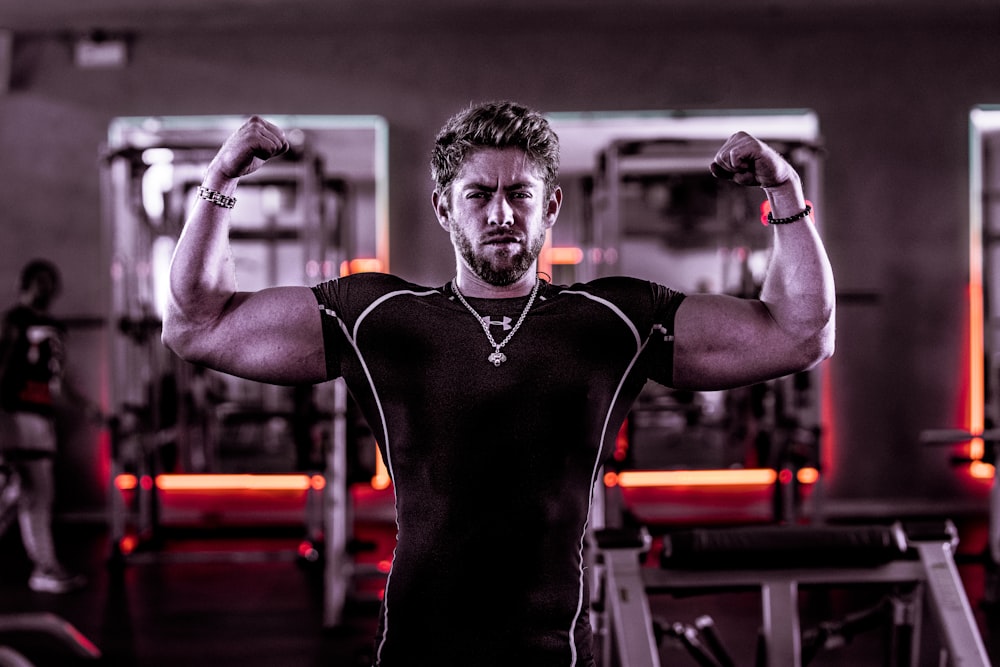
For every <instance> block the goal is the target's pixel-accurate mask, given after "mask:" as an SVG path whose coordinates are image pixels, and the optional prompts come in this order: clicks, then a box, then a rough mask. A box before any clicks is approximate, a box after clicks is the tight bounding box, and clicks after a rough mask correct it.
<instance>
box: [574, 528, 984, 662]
mask: <svg viewBox="0 0 1000 667" xmlns="http://www.w3.org/2000/svg"><path fill="white" fill-rule="evenodd" d="M956 535H957V531H956V530H955V528H954V526H953V525H952V524H951V522H946V523H944V524H939V525H937V526H936V527H933V528H931V527H926V526H925V527H915V528H912V529H910V530H907V531H904V530H903V528H902V526H901V525H900V524H898V523H897V524H893V525H891V526H862V527H850V526H751V527H741V528H721V529H718V528H717V529H695V530H686V531H682V532H677V533H672V534H670V535H667V536H666V537H665V538H664V543H663V550H662V552H661V554H660V567H659V568H655V567H647V566H643V565H642V560H643V556H644V554H646V553H648V551H649V548H650V545H651V543H652V540H651V538H650V536H649V533H648V531H646V529H645V528H643V529H641V530H639V531H622V530H618V529H609V530H603V531H597V532H596V533H595V535H594V537H595V540H596V547H597V562H598V564H599V568H601V570H599V571H603V574H602V576H603V590H602V591H601V593H602V596H603V610H602V612H601V613H603V614H606V615H607V618H606V623H605V627H607V628H608V629H609V632H610V637H609V639H610V640H611V641H612V643H613V652H614V656H615V657H616V658H617V662H618V664H620V665H622V666H624V667H660V659H659V649H658V641H657V637H656V632H655V630H654V622H653V618H652V615H651V613H650V608H649V598H648V595H649V594H651V593H669V594H686V595H691V594H702V593H711V592H721V591H723V590H740V589H748V588H750V589H753V588H756V589H759V590H760V592H761V606H762V612H763V627H762V630H761V637H762V640H763V650H764V655H765V656H766V657H765V658H764V659H765V663H764V665H766V667H802V664H803V662H802V632H801V629H800V624H799V610H798V588H799V585H803V584H805V585H847V584H865V583H900V584H913V585H914V588H915V593H916V594H915V596H914V598H915V602H914V606H913V607H912V608H911V609H909V612H910V613H909V614H905V615H904V616H908V618H906V617H904V618H901V619H894V622H898V623H901V624H902V623H905V624H909V625H912V626H913V630H914V632H913V633H912V639H911V646H909V647H904V648H905V649H906V650H905V652H904V653H903V654H904V655H906V656H908V658H909V660H908V662H909V665H912V666H913V667H916V665H917V664H918V663H917V660H918V657H919V639H920V599H921V598H922V597H924V593H925V592H926V593H929V595H928V596H927V597H929V601H930V603H931V605H932V608H933V610H934V612H935V613H934V616H935V618H936V620H937V624H938V626H939V629H940V633H941V637H942V640H943V648H944V649H945V650H946V651H947V655H948V658H949V660H950V664H951V665H952V666H953V667H989V665H990V662H989V658H988V656H987V653H986V649H985V647H984V645H983V641H982V638H981V637H980V634H979V630H978V627H977V625H976V621H975V618H974V617H973V615H972V609H971V607H970V605H969V601H968V598H967V597H966V595H965V591H964V589H963V587H962V582H961V580H960V579H959V576H958V570H957V569H956V567H955V563H954V553H953V551H954V548H955V545H956V544H957V538H956ZM703 664H719V663H715V662H711V661H709V660H706V661H705V662H704V663H703ZM605 667H608V666H605Z"/></svg>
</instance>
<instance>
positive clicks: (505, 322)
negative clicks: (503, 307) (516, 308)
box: [483, 315, 511, 331]
mask: <svg viewBox="0 0 1000 667" xmlns="http://www.w3.org/2000/svg"><path fill="white" fill-rule="evenodd" d="M483 322H485V323H486V324H488V325H490V326H491V327H503V330H504V331H510V328H511V327H510V323H511V319H510V318H509V317H504V318H503V319H502V320H493V319H490V317H489V316H488V315H487V316H485V317H483Z"/></svg>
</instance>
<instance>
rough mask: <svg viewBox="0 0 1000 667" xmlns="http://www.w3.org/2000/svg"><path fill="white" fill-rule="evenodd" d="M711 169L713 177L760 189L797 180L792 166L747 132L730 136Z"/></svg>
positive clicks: (716, 156) (717, 154)
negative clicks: (756, 186) (757, 186)
mask: <svg viewBox="0 0 1000 667" xmlns="http://www.w3.org/2000/svg"><path fill="white" fill-rule="evenodd" d="M710 168H711V170H712V174H713V175H714V176H715V177H716V178H721V179H725V180H731V181H733V182H735V183H738V184H740V185H759V186H761V187H763V188H772V187H775V186H778V185H782V184H784V183H787V182H789V181H791V180H793V179H798V174H797V173H796V172H795V170H794V169H793V168H792V165H790V164H788V162H786V161H785V159H784V158H783V157H781V156H780V155H778V153H777V152H776V151H775V150H774V149H773V148H771V147H770V146H768V145H767V144H765V143H764V142H763V141H760V140H759V139H756V138H754V137H752V136H750V135H749V134H747V133H746V132H737V133H736V134H734V135H733V136H731V137H729V139H728V140H727V141H726V143H725V144H723V145H722V148H720V149H719V152H718V153H716V154H715V161H714V162H713V163H712V165H711V167H710Z"/></svg>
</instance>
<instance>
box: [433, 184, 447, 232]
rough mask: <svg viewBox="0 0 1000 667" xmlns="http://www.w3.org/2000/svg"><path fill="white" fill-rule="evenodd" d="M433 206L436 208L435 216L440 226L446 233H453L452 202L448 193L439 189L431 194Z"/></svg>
mask: <svg viewBox="0 0 1000 667" xmlns="http://www.w3.org/2000/svg"><path fill="white" fill-rule="evenodd" d="M431 205H432V206H434V214H435V215H436V216H437V220H438V224H439V225H441V226H442V227H443V228H444V230H445V231H446V232H450V231H451V222H450V220H451V200H450V198H449V197H448V193H447V191H445V192H441V191H440V190H438V189H437V188H435V189H434V192H432V193H431Z"/></svg>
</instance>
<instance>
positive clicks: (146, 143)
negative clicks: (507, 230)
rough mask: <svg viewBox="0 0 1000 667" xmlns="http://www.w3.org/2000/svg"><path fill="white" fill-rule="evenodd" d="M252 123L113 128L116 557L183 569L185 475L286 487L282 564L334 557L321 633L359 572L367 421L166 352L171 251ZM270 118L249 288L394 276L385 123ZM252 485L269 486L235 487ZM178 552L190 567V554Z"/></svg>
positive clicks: (249, 235)
mask: <svg viewBox="0 0 1000 667" xmlns="http://www.w3.org/2000/svg"><path fill="white" fill-rule="evenodd" d="M243 120H244V118H242V117H228V116H226V117H223V116H219V117H215V116H207V117H154V118H118V119H115V120H114V121H113V122H112V125H111V128H110V133H109V142H108V145H107V147H106V149H105V151H104V154H103V156H102V157H103V160H102V169H101V176H102V188H103V204H104V219H105V237H106V253H107V257H108V261H107V263H108V266H109V267H110V270H111V294H110V310H111V312H110V317H109V319H108V321H109V322H112V323H113V330H112V332H111V333H112V336H111V339H112V344H111V379H112V382H111V394H112V396H111V401H110V404H111V405H112V406H113V407H112V409H113V410H114V413H115V414H114V418H113V419H112V420H111V429H110V430H111V448H110V449H111V461H110V463H111V475H110V479H109V500H108V505H109V516H108V521H109V528H110V535H111V544H112V554H111V561H112V563H116V564H124V563H125V562H138V561H141V560H144V559H146V560H163V559H170V558H171V554H170V553H167V552H165V551H164V550H161V549H159V547H160V546H161V545H162V543H163V540H162V535H163V533H164V528H165V525H166V524H167V523H168V521H167V520H168V518H169V517H167V516H166V515H167V513H168V510H169V509H170V508H169V507H168V506H167V503H166V494H168V493H169V490H168V488H167V485H166V483H167V482H169V481H170V480H169V479H168V478H170V477H172V476H173V477H174V478H175V479H176V477H179V476H180V475H183V476H184V477H186V478H187V479H189V480H190V479H192V478H198V477H201V480H200V481H198V483H197V485H198V488H201V489H210V492H211V493H212V494H216V495H219V494H223V493H225V489H227V488H234V487H231V486H228V483H229V482H232V481H233V480H234V479H235V480H236V483H237V485H238V484H239V479H240V478H246V479H247V481H248V483H249V482H251V481H252V482H254V483H259V484H263V485H265V486H267V485H269V484H271V483H272V482H274V483H277V481H278V480H279V478H280V479H281V480H286V479H287V480H290V483H291V484H292V485H293V487H294V486H295V485H301V491H302V492H303V493H304V501H303V503H302V514H301V526H302V531H303V532H302V540H301V542H300V544H299V545H298V547H297V548H293V549H290V550H289V551H288V553H287V554H283V555H286V556H288V557H289V558H303V559H305V560H306V561H308V562H313V561H317V560H320V559H322V565H323V567H324V570H323V572H324V582H325V583H324V589H325V596H324V597H325V602H324V624H325V625H327V626H335V625H338V624H339V623H340V620H341V615H342V608H343V606H344V603H345V601H346V598H347V596H348V594H349V592H350V589H351V584H352V579H353V577H354V576H356V575H357V574H358V568H355V566H354V563H353V553H354V552H353V548H354V547H355V543H354V540H353V536H352V527H353V516H352V508H351V494H350V490H349V484H350V481H351V476H352V475H354V476H355V477H357V476H360V475H363V474H364V470H363V468H365V467H366V466H364V465H363V463H364V458H363V454H360V453H359V452H357V451H355V450H356V445H357V441H356V440H355V439H352V436H353V432H352V426H353V425H354V424H355V423H356V421H357V419H356V418H355V415H354V413H353V412H352V405H351V403H350V401H349V398H348V396H347V392H346V388H345V387H344V386H343V383H342V382H341V381H339V380H336V381H332V382H328V383H323V384H321V385H317V386H315V387H279V386H274V385H266V384H262V383H256V382H251V381H249V380H244V379H242V378H236V377H232V376H228V375H224V374H221V373H216V372H214V371H210V370H208V369H204V368H201V367H197V366H195V365H192V364H188V363H186V362H183V361H181V360H179V359H177V358H176V357H175V356H174V355H172V354H171V353H170V352H169V351H168V350H166V349H165V348H164V347H163V345H162V344H161V343H160V329H161V318H162V313H163V309H164V306H165V301H166V290H167V267H168V266H169V261H170V257H171V255H172V252H173V247H174V245H175V243H176V240H177V238H178V237H179V235H180V232H181V229H182V228H183V225H184V222H185V220H186V218H187V212H188V211H189V210H190V207H191V206H192V205H193V202H194V200H195V197H196V190H197V187H198V185H199V184H200V183H201V180H202V176H203V173H204V169H205V168H206V167H207V165H208V163H209V162H210V160H211V159H212V157H213V156H214V155H215V153H216V151H217V150H218V148H219V146H221V145H222V143H223V141H224V140H225V139H226V137H227V136H228V135H229V134H230V133H231V132H232V131H233V130H235V129H236V128H237V127H239V125H240V124H241V123H242V122H243ZM269 120H272V121H274V122H276V123H277V124H278V125H279V126H280V127H282V128H283V129H284V130H285V131H286V135H287V136H288V139H289V143H290V149H289V151H288V152H287V153H285V154H284V155H282V156H280V157H279V158H276V159H274V160H272V162H273V164H271V163H269V165H268V168H267V169H263V170H261V171H260V172H257V173H255V174H251V175H249V176H247V177H244V178H243V179H241V185H240V194H239V199H240V204H239V206H237V207H236V208H235V209H233V212H232V224H231V233H230V244H231V247H232V251H233V257H234V260H235V263H236V265H237V276H238V280H239V284H240V289H244V290H250V291H253V290H257V289H262V288H265V287H270V286H276V285H295V284H298V285H313V284H317V283H319V282H321V281H323V280H326V279H330V278H334V277H337V276H338V275H343V274H344V273H345V272H355V271H357V270H361V269H358V265H359V260H364V261H362V262H361V263H362V264H364V268H365V269H367V270H386V269H387V268H388V267H387V243H388V241H387V234H386V230H385V225H386V216H385V193H384V186H385V174H384V173H383V172H384V165H383V164H382V163H383V162H384V161H383V160H380V152H381V151H382V150H384V142H385V136H384V134H385V125H384V122H383V121H382V119H380V118H376V117H338V116H283V117H271V118H269ZM371 455H372V456H374V452H372V453H371ZM367 467H371V468H374V463H373V464H372V465H371V466H367ZM212 475H220V476H225V477H226V478H227V485H226V486H222V487H212V486H210V485H211V479H212V478H211V477H210V476H212ZM369 476H370V475H369ZM215 479H219V478H218V477H216V478H215ZM253 488H259V486H254V487H246V488H238V490H237V492H238V493H244V494H247V493H248V489H253ZM296 488H297V487H296ZM292 491H293V492H295V489H294V488H293V489H292ZM260 495H266V494H260ZM224 512H225V510H223V513H222V515H221V516H220V513H219V512H216V511H215V510H211V511H209V510H205V511H204V512H203V514H202V516H204V517H205V522H207V523H206V526H207V527H214V526H215V525H217V524H219V523H220V521H221V524H222V525H225V521H226V516H225V514H224ZM175 515H176V512H175ZM192 516H193V517H194V518H193V519H192V518H191V517H192ZM198 516H199V515H198V510H197V508H196V509H195V510H194V511H193V512H189V513H188V514H186V515H184V516H183V517H182V519H183V520H185V521H188V522H190V521H195V522H197V521H199V518H198ZM268 516H270V517H272V518H271V519H270V520H272V521H273V520H275V519H274V517H275V516H277V514H276V513H272V514H268V512H267V511H259V512H257V513H256V515H254V516H250V517H247V516H246V515H245V514H244V515H243V517H242V520H243V521H244V522H247V521H248V522H249V523H250V525H251V526H255V527H268V521H269V519H268V518H267V517H268ZM283 520H284V521H287V520H288V519H287V517H285V518H284V519H283ZM293 521H294V520H293ZM255 555H256V556H259V557H260V558H267V559H270V558H273V557H275V554H271V553H267V554H265V553H257V554H254V553H252V552H237V551H236V550H235V549H234V550H231V551H225V550H223V551H218V550H216V551H212V552H211V553H205V554H199V555H198V556H199V557H204V558H222V559H227V560H230V559H231V560H234V561H244V560H252V559H254V557H255ZM177 557H178V558H181V557H183V558H185V559H191V558H192V557H193V556H192V553H191V551H190V550H188V551H187V553H186V554H184V555H183V556H182V555H181V554H177Z"/></svg>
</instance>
